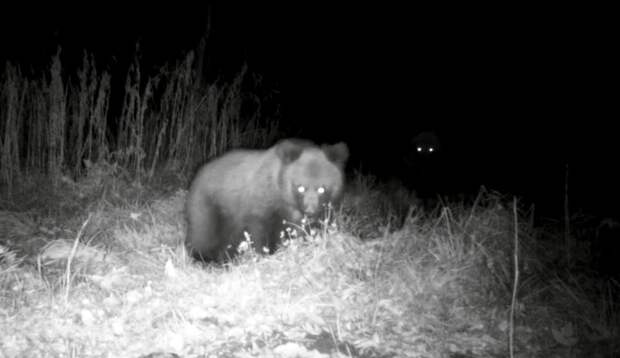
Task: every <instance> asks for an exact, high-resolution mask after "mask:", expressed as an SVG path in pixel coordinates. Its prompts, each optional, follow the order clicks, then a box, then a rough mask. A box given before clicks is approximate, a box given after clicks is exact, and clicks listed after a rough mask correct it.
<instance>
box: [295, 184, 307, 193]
mask: <svg viewBox="0 0 620 358" xmlns="http://www.w3.org/2000/svg"><path fill="white" fill-rule="evenodd" d="M297 191H298V192H299V193H305V192H306V187H305V186H303V185H300V186H298V187H297Z"/></svg>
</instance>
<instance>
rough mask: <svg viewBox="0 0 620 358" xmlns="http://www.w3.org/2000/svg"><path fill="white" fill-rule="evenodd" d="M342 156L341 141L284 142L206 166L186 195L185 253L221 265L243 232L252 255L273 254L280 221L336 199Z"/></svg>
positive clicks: (238, 152)
mask: <svg viewBox="0 0 620 358" xmlns="http://www.w3.org/2000/svg"><path fill="white" fill-rule="evenodd" d="M348 156H349V151H348V147H347V145H346V144H345V143H338V144H334V145H323V146H321V147H319V146H316V145H315V144H313V143H312V142H309V141H305V140H300V139H285V140H282V141H280V142H278V143H277V144H276V145H274V146H273V147H271V148H269V149H266V150H233V151H230V152H228V153H226V154H224V155H222V156H221V157H219V158H216V159H214V160H213V161H211V162H209V163H207V164H206V165H204V166H203V167H202V168H201V169H199V171H198V172H197V174H196V176H195V177H194V180H193V181H192V184H191V186H190V189H189V192H188V196H187V202H186V215H187V221H188V228H187V237H186V240H185V245H186V248H187V249H188V252H189V253H190V254H191V255H192V256H193V257H195V258H197V259H200V260H203V261H225V260H227V259H229V258H231V257H233V256H234V255H235V253H236V250H237V247H238V245H239V243H240V242H241V241H243V240H244V238H245V235H244V232H247V233H248V234H249V235H250V238H251V240H252V242H253V243H254V248H255V249H256V251H258V252H262V251H263V250H264V249H263V248H267V249H268V250H269V252H270V253H273V252H274V251H275V250H276V248H277V246H278V243H279V240H280V231H281V230H282V229H283V228H284V227H283V220H286V221H289V222H294V223H299V222H300V220H301V219H302V218H303V217H304V216H308V217H316V216H318V215H320V214H321V213H322V211H323V209H324V207H325V205H326V204H327V203H329V202H332V203H335V202H337V201H338V200H339V198H340V196H341V194H342V190H343V186H344V166H345V163H346V161H347V159H348Z"/></svg>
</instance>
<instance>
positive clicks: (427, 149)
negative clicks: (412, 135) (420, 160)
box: [416, 147, 435, 153]
mask: <svg viewBox="0 0 620 358" xmlns="http://www.w3.org/2000/svg"><path fill="white" fill-rule="evenodd" d="M416 150H417V151H418V153H421V152H423V151H424V147H417V148H416ZM426 151H427V152H429V153H432V152H434V151H435V148H433V147H428V148H426Z"/></svg>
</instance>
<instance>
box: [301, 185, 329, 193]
mask: <svg viewBox="0 0 620 358" xmlns="http://www.w3.org/2000/svg"><path fill="white" fill-rule="evenodd" d="M306 190H308V189H307V188H306V187H305V186H303V185H300V186H298V187H297V192H298V193H300V194H303V193H305V192H306ZM316 192H317V193H319V194H325V187H322V186H320V187H318V188H317V189H316Z"/></svg>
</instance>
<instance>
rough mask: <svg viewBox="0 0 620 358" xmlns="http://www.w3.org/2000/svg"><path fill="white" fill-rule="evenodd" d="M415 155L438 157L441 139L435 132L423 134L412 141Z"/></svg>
mask: <svg viewBox="0 0 620 358" xmlns="http://www.w3.org/2000/svg"><path fill="white" fill-rule="evenodd" d="M411 145H412V147H413V149H414V151H415V153H416V154H417V155H419V156H421V157H427V156H431V155H436V154H437V153H438V152H439V151H440V150H441V144H440V142H439V138H438V137H437V135H436V134H435V133H434V132H422V133H420V134H418V135H417V136H415V137H414V138H413V139H412V140H411Z"/></svg>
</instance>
